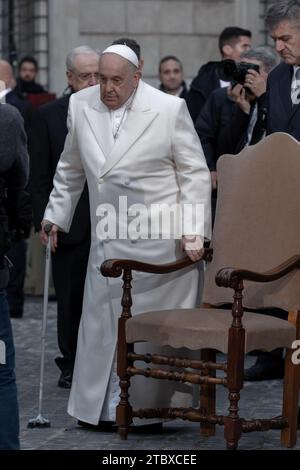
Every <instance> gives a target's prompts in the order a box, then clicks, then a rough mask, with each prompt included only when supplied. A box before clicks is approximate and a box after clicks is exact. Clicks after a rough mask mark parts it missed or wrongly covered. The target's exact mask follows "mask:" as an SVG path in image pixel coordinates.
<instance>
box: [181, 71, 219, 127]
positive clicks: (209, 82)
mask: <svg viewBox="0 0 300 470" xmlns="http://www.w3.org/2000/svg"><path fill="white" fill-rule="evenodd" d="M219 63H220V62H208V63H207V64H205V65H203V66H202V67H201V68H200V70H199V72H198V75H197V76H196V77H195V78H194V80H193V81H192V83H191V86H190V90H189V92H188V94H187V98H186V102H187V106H188V108H189V112H190V115H191V118H192V119H193V121H194V123H195V122H196V119H197V117H198V116H199V113H200V111H201V109H202V108H203V106H204V104H205V102H206V100H207V98H208V97H209V96H210V94H211V93H212V92H213V91H214V90H215V89H217V88H220V80H219V78H218V75H217V66H218V64H219Z"/></svg>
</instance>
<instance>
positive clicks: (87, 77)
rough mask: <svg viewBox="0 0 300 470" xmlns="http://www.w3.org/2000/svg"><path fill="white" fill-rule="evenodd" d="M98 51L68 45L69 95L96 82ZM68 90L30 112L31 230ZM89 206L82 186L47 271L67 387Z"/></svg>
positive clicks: (47, 188)
mask: <svg viewBox="0 0 300 470" xmlns="http://www.w3.org/2000/svg"><path fill="white" fill-rule="evenodd" d="M98 63H99V53H98V51H96V50H94V49H91V48H90V47H87V46H81V47H77V48H75V49H73V50H72V51H71V52H70V53H69V54H68V56H67V63H66V65H67V78H68V84H69V87H70V91H71V93H73V92H77V91H79V90H81V89H83V88H86V87H88V86H93V85H96V84H97V83H98V81H99V74H98ZM69 99H70V94H69V95H66V96H63V97H62V98H60V99H58V100H56V101H55V102H52V103H49V104H47V105H44V106H42V107H41V108H40V109H39V110H38V111H37V113H36V116H35V120H34V126H33V132H31V134H30V139H29V149H30V155H31V159H32V170H31V191H32V203H33V209H34V224H35V229H36V231H40V229H41V221H42V219H43V214H44V211H45V208H46V205H47V203H48V200H49V195H50V192H51V190H52V187H53V177H54V173H55V169H56V165H57V163H58V161H59V158H60V155H61V153H62V151H63V148H64V143H65V139H66V136H67V124H66V122H67V113H68V105H69ZM89 214H90V210H89V199H88V189H87V187H86V186H85V188H84V191H83V193H82V195H81V198H80V200H79V202H78V206H77V208H76V211H75V215H74V218H73V223H72V226H71V229H70V231H69V233H68V234H64V233H60V234H59V238H58V246H57V249H56V252H55V253H53V254H52V275H53V282H54V287H55V291H56V295H57V333H58V345H59V348H60V351H61V354H62V357H58V358H56V363H57V365H58V367H59V368H60V370H61V375H60V378H59V381H58V385H59V386H60V387H63V388H70V386H71V381H72V374H73V366H74V360H75V354H76V344H77V334H78V327H79V322H80V318H81V310H82V300H83V291H84V282H85V276H86V269H87V262H88V255H89V249H90V233H91V228H90V215H89Z"/></svg>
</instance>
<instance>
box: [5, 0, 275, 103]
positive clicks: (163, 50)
mask: <svg viewBox="0 0 300 470" xmlns="http://www.w3.org/2000/svg"><path fill="white" fill-rule="evenodd" d="M272 1H274V0H270V1H268V0H251V1H250V0H14V1H12V0H0V19H1V26H0V28H1V30H0V32H1V42H0V48H1V50H2V52H1V55H2V57H7V56H9V55H10V59H11V60H16V59H19V58H20V57H21V55H22V54H23V55H24V53H25V52H30V53H33V54H34V55H35V56H36V57H37V59H38V60H39V63H40V77H39V79H40V81H41V82H42V83H44V84H45V85H46V86H48V89H49V91H54V92H56V93H57V94H58V95H60V94H61V93H62V91H63V90H64V88H65V85H66V81H65V57H66V54H67V52H68V51H69V50H70V49H72V48H73V47H76V46H78V45H82V44H86V45H90V46H92V47H95V48H97V49H100V50H102V49H104V48H105V47H107V46H108V45H109V44H110V43H111V42H112V41H113V40H114V39H116V38H117V37H121V36H129V37H133V38H135V39H136V40H137V41H138V42H139V43H140V44H141V47H142V55H143V58H144V60H145V67H144V78H145V79H146V80H147V81H148V82H149V83H152V84H154V85H156V84H157V68H158V63H159V60H160V58H161V57H163V56H164V55H170V54H171V55H176V56H178V57H179V58H180V59H181V61H182V63H183V66H184V71H185V76H186V78H187V80H188V81H189V80H190V79H191V78H192V77H193V76H194V75H195V74H196V73H197V70H198V69H199V67H200V65H201V64H203V63H205V62H207V61H208V60H216V59H218V58H219V52H218V47H217V37H218V35H219V33H220V31H221V30H222V29H223V28H225V27H226V26H234V25H237V26H240V27H245V28H248V29H251V30H252V32H253V42H254V44H255V45H258V44H266V43H267V42H268V38H267V34H266V32H265V30H264V22H263V17H264V14H265V11H266V9H267V7H268V6H269V4H271V3H272ZM12 6H13V11H12V10H11V8H12ZM22 15H23V16H22ZM12 28H14V30H13V34H12ZM14 48H15V51H13V53H11V49H14ZM25 49H26V50H25ZM9 51H10V52H9Z"/></svg>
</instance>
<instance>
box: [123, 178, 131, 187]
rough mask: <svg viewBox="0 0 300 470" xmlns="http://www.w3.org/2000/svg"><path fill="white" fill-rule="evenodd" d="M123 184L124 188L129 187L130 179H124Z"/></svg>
mask: <svg viewBox="0 0 300 470" xmlns="http://www.w3.org/2000/svg"><path fill="white" fill-rule="evenodd" d="M124 184H125V185H126V186H129V185H130V179H129V178H126V179H125V180H124Z"/></svg>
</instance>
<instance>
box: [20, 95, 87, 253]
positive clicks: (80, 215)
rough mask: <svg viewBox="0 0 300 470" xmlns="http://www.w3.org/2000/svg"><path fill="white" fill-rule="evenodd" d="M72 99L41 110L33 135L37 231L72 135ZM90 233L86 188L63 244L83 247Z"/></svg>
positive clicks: (61, 238) (32, 183)
mask: <svg viewBox="0 0 300 470" xmlns="http://www.w3.org/2000/svg"><path fill="white" fill-rule="evenodd" d="M69 99H70V95H67V96H64V97H62V98H59V99H58V100H56V101H54V102H52V103H48V104H46V105H44V106H41V107H40V108H39V109H38V110H37V111H36V114H35V118H34V123H33V126H32V132H31V133H30V137H29V151H30V157H31V175H30V191H31V195H32V205H33V216H34V226H35V229H36V231H39V230H40V228H41V221H42V219H43V215H44V212H45V209H46V206H47V203H48V200H49V195H50V193H51V191H52V188H53V178H54V174H55V170H56V166H57V163H58V161H59V158H60V155H61V153H62V151H63V148H64V144H65V140H66V136H67V133H68V129H67V115H68V106H69ZM90 230H91V229H90V211H89V199H88V190H87V186H85V188H84V191H83V193H82V195H81V198H80V200H79V202H78V205H77V208H76V210H75V214H74V217H73V222H72V225H71V228H70V231H69V233H67V234H66V233H62V232H59V234H58V237H59V243H65V244H75V243H80V242H81V241H82V240H83V239H85V237H87V236H90Z"/></svg>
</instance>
